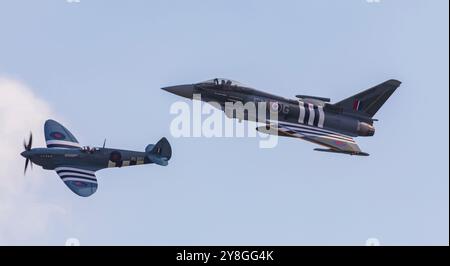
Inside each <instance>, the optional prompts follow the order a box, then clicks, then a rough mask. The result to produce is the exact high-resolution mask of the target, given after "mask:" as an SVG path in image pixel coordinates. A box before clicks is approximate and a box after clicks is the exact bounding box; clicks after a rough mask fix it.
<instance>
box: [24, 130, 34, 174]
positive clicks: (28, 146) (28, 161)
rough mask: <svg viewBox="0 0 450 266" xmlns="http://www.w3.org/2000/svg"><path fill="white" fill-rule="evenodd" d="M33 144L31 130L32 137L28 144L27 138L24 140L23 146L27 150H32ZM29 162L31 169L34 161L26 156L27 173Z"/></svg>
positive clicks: (31, 135)
mask: <svg viewBox="0 0 450 266" xmlns="http://www.w3.org/2000/svg"><path fill="white" fill-rule="evenodd" d="M32 144H33V134H31V132H30V138H29V139H28V144H27V142H26V141H25V140H24V141H23V147H24V149H25V151H30V150H31V145H32ZM28 163H30V166H31V169H33V162H31V161H30V158H28V157H26V160H25V168H24V169H23V174H25V173H26V172H27V168H28Z"/></svg>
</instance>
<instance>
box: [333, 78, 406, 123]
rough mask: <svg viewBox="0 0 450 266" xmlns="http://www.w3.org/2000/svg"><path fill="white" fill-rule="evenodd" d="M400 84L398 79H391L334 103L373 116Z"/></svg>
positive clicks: (345, 108) (348, 109)
mask: <svg viewBox="0 0 450 266" xmlns="http://www.w3.org/2000/svg"><path fill="white" fill-rule="evenodd" d="M400 84H401V82H400V81H398V80H395V79H391V80H388V81H385V82H383V83H381V84H379V85H377V86H375V87H373V88H370V89H368V90H365V91H363V92H360V93H358V94H355V95H353V96H351V97H349V98H347V99H344V100H342V101H340V102H337V103H335V104H334V105H335V106H336V107H340V108H342V109H344V110H347V111H353V112H357V113H362V114H364V115H366V116H368V117H373V116H374V115H375V114H376V112H378V110H379V109H380V108H381V106H383V104H384V103H385V102H386V101H387V99H388V98H389V97H390V96H391V95H392V93H394V91H395V90H396V89H397V88H398V87H399V86H400Z"/></svg>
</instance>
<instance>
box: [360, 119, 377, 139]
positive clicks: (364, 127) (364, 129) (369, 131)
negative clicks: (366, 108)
mask: <svg viewBox="0 0 450 266" xmlns="http://www.w3.org/2000/svg"><path fill="white" fill-rule="evenodd" d="M373 135H375V127H374V126H373V125H370V124H367V123H365V122H358V136H365V137H370V136H373Z"/></svg>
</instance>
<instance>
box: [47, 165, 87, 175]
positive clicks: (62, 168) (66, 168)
mask: <svg viewBox="0 0 450 266" xmlns="http://www.w3.org/2000/svg"><path fill="white" fill-rule="evenodd" d="M64 170H67V171H77V172H82V173H86V174H94V173H95V171H91V170H85V169H80V168H75V167H65V166H61V167H56V168H55V171H56V172H58V171H64Z"/></svg>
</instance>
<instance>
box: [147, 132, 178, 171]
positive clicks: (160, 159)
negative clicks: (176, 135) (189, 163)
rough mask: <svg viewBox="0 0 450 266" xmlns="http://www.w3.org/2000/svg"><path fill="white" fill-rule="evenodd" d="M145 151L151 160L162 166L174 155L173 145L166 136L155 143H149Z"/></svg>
mask: <svg viewBox="0 0 450 266" xmlns="http://www.w3.org/2000/svg"><path fill="white" fill-rule="evenodd" d="M145 152H146V153H147V157H148V158H149V159H150V161H152V162H154V163H156V164H158V165H161V166H167V165H168V164H169V160H170V158H171V157H172V147H171V146H170V143H169V141H168V140H167V139H166V138H165V137H163V138H161V139H160V140H159V141H158V142H157V143H156V144H154V145H153V144H150V145H148V146H147V147H146V148H145Z"/></svg>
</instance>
